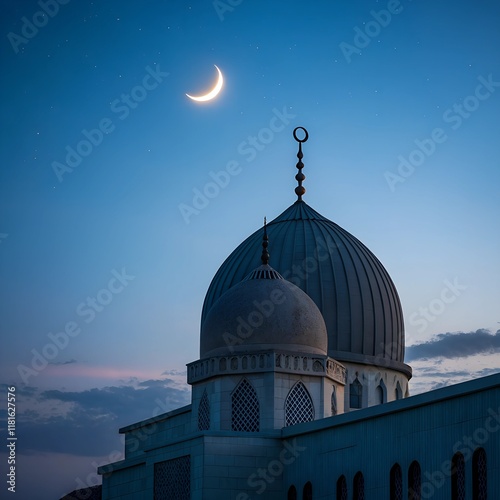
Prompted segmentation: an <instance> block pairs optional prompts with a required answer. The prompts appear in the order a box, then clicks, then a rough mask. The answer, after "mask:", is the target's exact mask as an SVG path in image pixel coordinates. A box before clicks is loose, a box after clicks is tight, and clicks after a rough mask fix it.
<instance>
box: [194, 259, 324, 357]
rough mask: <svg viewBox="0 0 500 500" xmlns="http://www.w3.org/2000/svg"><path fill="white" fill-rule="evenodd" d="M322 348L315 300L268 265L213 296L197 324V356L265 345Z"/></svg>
mask: <svg viewBox="0 0 500 500" xmlns="http://www.w3.org/2000/svg"><path fill="white" fill-rule="evenodd" d="M327 348H328V336H327V333H326V326H325V321H324V320H323V316H322V315H321V312H320V311H319V309H318V307H317V306H316V304H315V303H314V302H313V301H312V300H311V299H310V298H309V296H308V295H307V294H306V293H304V292H303V291H302V290H301V289H300V288H298V287H297V286H295V285H294V284H293V283H290V282H289V281H286V280H285V279H283V277H282V276H281V275H280V274H279V273H278V272H276V271H275V270H274V269H273V268H272V267H270V266H269V265H262V266H260V267H258V268H257V269H255V270H254V271H252V272H251V273H250V274H249V275H248V276H247V277H246V278H245V279H244V280H243V281H241V282H240V283H238V284H237V285H235V286H233V287H232V288H230V289H229V290H228V291H226V292H225V293H224V294H223V295H222V296H221V297H219V299H218V300H217V301H216V302H215V303H214V305H213V306H212V307H211V308H210V310H209V311H208V314H207V316H206V318H205V320H204V321H203V323H202V326H201V339H200V358H207V357H210V356H219V355H227V354H232V353H242V352H255V351H261V350H262V351H265V350H270V349H282V350H288V351H290V350H293V351H298V352H306V353H310V354H320V355H326V351H327Z"/></svg>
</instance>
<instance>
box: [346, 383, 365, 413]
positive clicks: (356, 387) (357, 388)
mask: <svg viewBox="0 0 500 500" xmlns="http://www.w3.org/2000/svg"><path fill="white" fill-rule="evenodd" d="M362 403H363V386H362V385H361V382H360V381H359V380H358V377H356V378H355V379H354V381H353V382H352V383H351V385H350V386H349V407H350V408H361V407H362Z"/></svg>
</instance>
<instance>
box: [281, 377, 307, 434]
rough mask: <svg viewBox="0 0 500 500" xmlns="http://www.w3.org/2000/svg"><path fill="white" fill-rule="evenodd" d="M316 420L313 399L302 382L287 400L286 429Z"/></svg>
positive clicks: (291, 391) (291, 390) (292, 390)
mask: <svg viewBox="0 0 500 500" xmlns="http://www.w3.org/2000/svg"><path fill="white" fill-rule="evenodd" d="M312 420H314V405H313V401H312V398H311V396H310V394H309V392H308V390H307V389H306V386H305V385H304V384H303V383H302V382H297V383H296V384H295V385H294V386H293V387H292V388H291V389H290V392H289V393H288V396H287V397H286V400H285V427H288V426H289V425H295V424H299V423H300V422H311V421H312Z"/></svg>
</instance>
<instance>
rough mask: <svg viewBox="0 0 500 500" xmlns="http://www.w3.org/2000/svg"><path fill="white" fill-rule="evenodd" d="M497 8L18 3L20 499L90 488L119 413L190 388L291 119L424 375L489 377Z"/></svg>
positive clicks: (496, 296) (288, 164) (2, 177)
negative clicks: (209, 299)
mask: <svg viewBox="0 0 500 500" xmlns="http://www.w3.org/2000/svg"><path fill="white" fill-rule="evenodd" d="M42 6H45V10H46V11H47V14H43V9H42ZM33 23H34V24H33ZM499 24H500V5H499V4H498V2H497V1H495V0H483V1H482V2H480V4H478V3H477V2H472V1H464V0H458V1H453V2H452V1H451V0H445V1H442V2H433V1H431V0H413V1H411V0H401V2H399V1H397V0H390V1H389V2H385V1H373V0H371V1H368V0H358V1H356V2H350V1H347V0H338V1H336V2H329V1H326V0H325V1H323V0H321V1H318V2H313V3H305V2H298V1H295V0H290V1H287V2H277V1H276V2H269V1H264V0H253V1H249V0H231V1H230V0H215V1H210V0H208V1H194V2H191V3H188V2H175V1H168V2H167V1H159V0H149V1H143V2H131V1H123V0H122V1H118V0H109V1H106V2H104V1H94V2H90V1H79V2H78V1H76V0H72V1H69V0H64V1H63V0H58V2H56V0H46V2H44V1H43V0H40V1H33V0H23V1H22V2H19V1H18V0H4V2H2V16H1V17H0V27H1V29H0V34H1V36H2V42H1V43H0V55H1V59H2V63H3V64H2V66H3V67H2V69H3V70H2V72H1V76H0V85H1V91H2V96H3V98H2V130H3V133H2V135H1V138H0V141H1V171H0V208H1V218H0V290H1V300H0V317H1V328H2V330H1V332H2V338H3V339H4V348H3V349H2V351H1V354H0V362H1V367H0V382H1V383H2V390H1V394H2V402H1V404H0V414H1V417H2V418H1V422H2V427H1V428H2V436H4V430H5V426H4V423H5V418H4V417H5V408H6V399H7V395H6V387H7V386H12V385H14V386H15V387H16V394H17V433H18V438H19V440H18V449H17V452H18V483H17V490H18V498H28V497H29V495H30V494H31V493H32V490H31V488H32V487H31V486H30V484H29V483H35V482H37V483H38V485H43V493H40V492H39V487H38V488H36V490H34V491H37V495H36V497H37V498H38V499H39V500H49V499H55V498H59V496H61V495H62V494H64V493H67V492H69V491H71V490H72V489H75V488H77V487H83V486H86V485H93V484H95V482H96V480H97V478H96V475H95V473H94V471H95V467H96V464H100V463H103V462H108V461H110V460H116V459H117V458H119V453H120V452H121V451H122V444H121V442H120V439H119V435H118V432H117V431H118V428H119V427H120V426H123V425H126V424H129V423H132V422H134V421H137V420H140V419H143V418H148V417H150V416H152V415H154V414H158V413H162V412H164V411H168V410H170V409H173V408H176V407H178V406H181V405H184V404H187V403H188V402H189V388H188V386H186V384H185V373H184V372H185V365H186V363H188V362H190V361H194V360H196V359H197V357H198V346H199V320H200V314H201V307H202V303H203V298H204V295H205V293H206V290H207V288H208V286H209V284H210V281H211V279H212V277H213V275H214V274H215V272H216V271H217V269H218V267H219V266H220V265H221V263H222V262H223V260H224V259H225V258H226V257H227V256H228V255H229V253H230V252H231V251H232V250H233V249H234V248H235V247H236V246H237V245H238V244H239V243H240V242H241V241H242V240H243V239H244V238H246V237H247V236H248V235H249V234H251V233H252V232H253V231H254V230H256V229H257V228H258V227H260V226H261V224H262V219H263V217H264V215H266V216H267V218H268V219H269V220H272V219H274V218H275V217H276V216H277V215H279V214H280V213H281V212H282V211H283V210H284V209H286V208H287V207H288V206H289V205H290V204H291V203H293V202H294V201H295V199H296V197H295V195H294V193H293V189H294V187H295V184H296V181H295V180H294V175H295V173H296V169H295V163H296V161H297V159H296V157H295V154H296V152H297V144H296V142H295V141H294V140H293V138H292V130H293V129H294V127H296V126H305V127H306V128H307V129H308V131H309V141H308V142H307V143H306V144H305V145H304V155H305V156H304V163H305V168H304V173H305V175H306V177H307V178H306V181H305V183H304V185H305V187H306V189H307V193H306V195H305V197H304V200H305V201H306V202H307V203H308V204H310V205H311V206H312V207H313V208H314V209H315V210H317V211H319V212H320V213H321V214H323V215H324V216H326V217H328V218H330V219H331V220H333V221H335V222H336V223H338V224H340V225H341V226H342V227H343V228H345V229H346V230H348V231H349V232H351V233H352V234H354V235H355V236H356V237H358V238H359V239H360V240H361V241H362V242H363V243H365V244H366V245H367V246H368V248H370V249H371V250H372V251H373V252H374V254H375V255H376V256H377V257H378V258H379V259H380V260H381V261H382V263H383V264H384V266H385V267H386V268H387V270H388V271H389V273H390V275H391V277H392V279H393V281H394V282H395V284H396V287H397V289H398V291H399V294H400V298H401V302H402V304H403V309H404V313H405V324H406V334H407V345H408V346H409V347H408V349H407V357H406V361H407V362H408V363H409V364H411V365H412V366H413V368H414V378H413V379H412V381H411V385H410V387H411V389H412V392H413V393H418V392H422V391H425V390H429V389H432V388H435V387H439V386H441V385H446V384H449V383H456V382H460V381H463V380H466V379H469V378H471V377H476V376H482V375H487V374H489V373H493V372H496V371H498V370H499V369H500V355H499V353H500V340H499V339H500V333H498V332H497V330H498V328H499V326H500V325H499V322H500V311H499V307H498V306H499V303H500V280H499V279H498V276H499V272H500V262H499V257H498V256H499V255H500V232H499V231H498V226H499V224H498V221H499V220H500V203H499V196H498V186H499V182H500V140H499V132H500V125H499V119H498V117H499V116H500V52H499V50H498V47H500V31H499V30H498V26H499ZM214 64H216V65H217V66H218V67H219V68H220V69H221V71H222V72H223V74H224V78H225V85H224V87H223V90H222V92H221V93H220V95H219V96H218V97H217V98H216V99H215V100H213V101H211V102H208V103H195V102H192V101H190V100H189V99H188V98H187V97H186V96H185V93H190V94H194V95H197V94H200V93H204V92H206V91H208V90H209V89H210V88H211V87H212V86H213V85H214V83H215V78H216V70H215V68H214ZM222 171H224V172H226V173H225V174H221V172H222ZM214 177H215V178H217V179H219V183H220V184H221V186H222V187H219V188H217V189H215V190H214V188H213V184H211V183H213V182H214ZM222 181H224V183H222ZM200 193H207V194H208V195H209V198H206V197H203V196H201V195H200ZM257 264H258V263H256V265H257ZM271 264H272V256H271ZM63 332H64V333H63ZM2 439H3V437H2ZM2 452H3V447H2ZM5 470H6V457H5V454H4V453H0V472H1V473H2V475H3V474H4V472H5ZM3 487H4V486H2V488H3Z"/></svg>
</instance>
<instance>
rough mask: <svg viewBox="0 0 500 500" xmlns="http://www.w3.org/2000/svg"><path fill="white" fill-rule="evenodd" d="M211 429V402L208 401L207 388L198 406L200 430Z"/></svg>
mask: <svg viewBox="0 0 500 500" xmlns="http://www.w3.org/2000/svg"><path fill="white" fill-rule="evenodd" d="M208 429H210V402H209V401H208V394H207V390H206V389H205V392H204V393H203V396H202V397H201V400H200V405H199V406H198V430H199V431H208Z"/></svg>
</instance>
